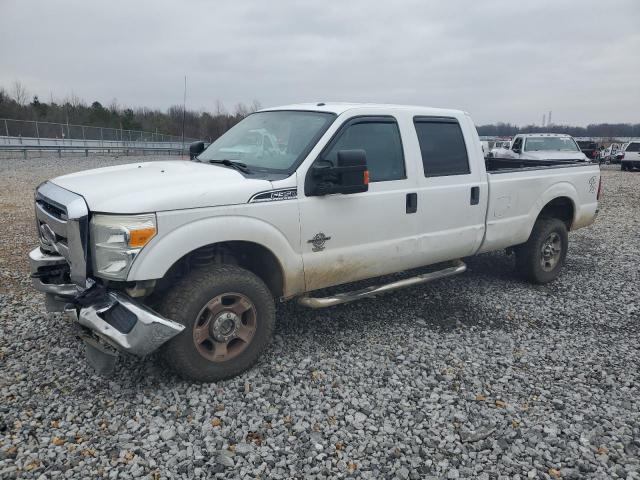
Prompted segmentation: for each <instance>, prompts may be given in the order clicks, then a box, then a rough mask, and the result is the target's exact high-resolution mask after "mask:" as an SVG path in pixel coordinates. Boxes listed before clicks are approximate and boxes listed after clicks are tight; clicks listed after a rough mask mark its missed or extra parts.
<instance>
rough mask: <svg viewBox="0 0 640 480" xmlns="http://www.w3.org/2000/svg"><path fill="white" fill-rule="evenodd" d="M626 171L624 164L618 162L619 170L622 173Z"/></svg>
mask: <svg viewBox="0 0 640 480" xmlns="http://www.w3.org/2000/svg"><path fill="white" fill-rule="evenodd" d="M626 169H627V167H625V166H624V163H622V162H620V170H622V171H623V172H624V171H625V170H626Z"/></svg>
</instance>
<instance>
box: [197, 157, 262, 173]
mask: <svg viewBox="0 0 640 480" xmlns="http://www.w3.org/2000/svg"><path fill="white" fill-rule="evenodd" d="M207 161H208V162H209V163H214V164H217V165H224V166H225V167H231V168H235V169H236V170H238V171H239V172H242V173H251V170H249V167H247V165H246V164H244V163H242V162H235V161H233V160H227V159H226V158H225V159H224V160H207Z"/></svg>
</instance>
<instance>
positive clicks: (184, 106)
mask: <svg viewBox="0 0 640 480" xmlns="http://www.w3.org/2000/svg"><path fill="white" fill-rule="evenodd" d="M186 115H187V76H186V75H185V76H184V97H183V99H182V152H181V153H182V155H184V120H185V117H186Z"/></svg>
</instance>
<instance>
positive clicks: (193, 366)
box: [158, 265, 275, 382]
mask: <svg viewBox="0 0 640 480" xmlns="http://www.w3.org/2000/svg"><path fill="white" fill-rule="evenodd" d="M158 309H159V311H160V313H162V314H163V315H164V316H166V317H167V318H170V319H172V320H174V321H176V322H178V323H181V324H182V325H184V326H185V327H186V328H185V329H184V330H183V331H182V332H181V333H180V334H179V335H176V336H175V337H174V338H172V339H171V340H169V341H168V342H167V343H166V344H164V345H163V348H162V350H161V353H162V356H163V358H164V360H165V362H166V363H167V365H168V366H169V367H170V368H171V369H172V370H174V371H175V372H176V373H177V374H178V375H180V376H181V377H183V378H185V379H188V380H195V381H198V382H215V381H218V380H224V379H227V378H231V377H235V376H236V375H239V374H240V373H242V372H244V371H245V370H248V369H249V368H251V367H252V366H253V365H254V364H255V363H256V361H257V360H258V358H259V357H260V355H261V354H262V352H263V351H264V350H265V348H266V347H267V346H268V345H269V343H270V342H271V337H272V335H273V328H274V325H275V305H274V300H273V295H272V294H271V292H270V291H269V289H268V288H267V286H266V285H265V284H264V282H263V281H262V280H261V279H260V278H258V277H257V276H256V275H254V274H253V273H251V272H249V271H248V270H245V269H243V268H240V267H237V266H234V265H215V266H212V267H210V268H207V269H202V270H194V271H192V272H190V273H189V274H188V275H187V276H185V277H184V278H182V279H180V280H179V281H178V282H177V283H176V285H175V286H174V287H173V288H171V290H169V292H168V293H167V294H166V295H165V297H164V298H163V300H162V301H161V304H160V306H159V308H158ZM234 310H235V312H234ZM236 312H241V313H236ZM216 326H217V327H216ZM240 332H242V334H241V333H240ZM216 334H217V335H219V336H216ZM207 335H208V336H207ZM223 335H224V336H223ZM236 335H237V336H236ZM240 336H242V337H244V338H245V339H244V340H243V339H242V338H240ZM248 337H250V338H248ZM227 338H229V340H228V339H227ZM247 338H248V340H247ZM223 345H224V346H223Z"/></svg>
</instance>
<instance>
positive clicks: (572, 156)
mask: <svg viewBox="0 0 640 480" xmlns="http://www.w3.org/2000/svg"><path fill="white" fill-rule="evenodd" d="M520 158H521V159H522V160H580V161H586V160H587V157H586V156H585V154H584V153H582V152H559V151H557V150H538V151H536V152H523V153H522V155H520Z"/></svg>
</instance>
